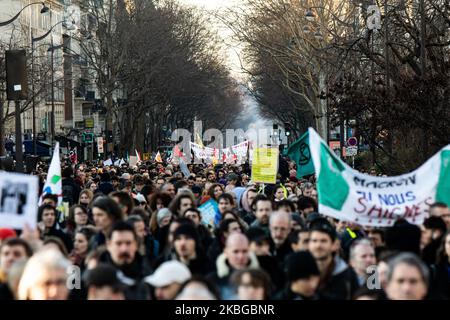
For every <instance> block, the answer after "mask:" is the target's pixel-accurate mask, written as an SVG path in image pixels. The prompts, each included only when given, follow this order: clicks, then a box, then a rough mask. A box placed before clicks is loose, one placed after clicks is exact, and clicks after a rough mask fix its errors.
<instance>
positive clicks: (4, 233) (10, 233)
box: [0, 228, 17, 240]
mask: <svg viewBox="0 0 450 320" xmlns="http://www.w3.org/2000/svg"><path fill="white" fill-rule="evenodd" d="M15 237H17V233H16V231H14V230H13V229H9V228H0V240H6V239H8V238H15Z"/></svg>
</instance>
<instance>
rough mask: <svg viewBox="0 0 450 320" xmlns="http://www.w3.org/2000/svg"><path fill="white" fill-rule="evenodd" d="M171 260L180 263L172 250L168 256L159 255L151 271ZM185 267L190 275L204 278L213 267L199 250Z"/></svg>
mask: <svg viewBox="0 0 450 320" xmlns="http://www.w3.org/2000/svg"><path fill="white" fill-rule="evenodd" d="M171 260H177V261H180V260H179V258H178V255H177V254H176V252H175V251H174V250H172V252H170V254H168V255H160V256H159V257H158V258H157V259H156V261H155V263H154V264H153V269H155V270H156V269H157V268H158V267H159V266H160V265H161V264H163V263H164V262H166V261H171ZM187 267H188V268H189V271H191V274H192V275H199V276H204V275H205V274H208V273H210V272H211V271H213V270H214V269H213V265H212V264H211V262H210V261H209V259H208V257H207V256H206V255H205V254H204V253H203V251H201V250H198V251H197V257H196V258H195V259H193V260H191V261H189V264H188V265H187Z"/></svg>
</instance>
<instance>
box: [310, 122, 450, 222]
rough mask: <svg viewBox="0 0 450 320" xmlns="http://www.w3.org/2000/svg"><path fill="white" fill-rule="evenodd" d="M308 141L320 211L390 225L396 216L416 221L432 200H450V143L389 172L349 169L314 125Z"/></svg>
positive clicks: (350, 218)
mask: <svg viewBox="0 0 450 320" xmlns="http://www.w3.org/2000/svg"><path fill="white" fill-rule="evenodd" d="M309 145H310V148H311V156H312V160H313V162H314V168H315V170H316V177H317V194H318V200H319V212H320V213H322V214H325V215H328V216H331V217H334V218H336V219H340V220H345V221H351V222H355V223H358V224H360V225H362V226H377V227H386V226H392V225H393V224H394V222H395V221H396V220H398V219H406V220H407V221H408V222H410V223H413V224H419V225H420V224H422V223H423V221H424V219H425V218H426V217H427V213H428V211H429V206H430V205H431V204H433V203H434V202H443V203H446V204H447V205H450V145H447V146H446V147H444V148H442V149H441V150H440V151H439V152H438V153H436V154H435V155H434V156H432V157H431V158H430V159H428V160H427V161H426V162H425V163H424V164H423V165H422V166H420V167H419V168H418V169H416V170H414V171H412V172H409V173H406V174H403V175H399V176H392V177H376V176H371V175H367V174H362V173H360V172H358V171H357V170H355V169H353V168H352V167H350V166H349V165H348V164H346V163H345V162H343V161H342V160H341V159H340V158H339V157H338V156H337V155H336V154H335V153H334V152H333V151H332V150H331V149H330V148H329V147H328V146H327V143H326V142H325V141H323V140H322V138H321V137H320V136H319V134H318V133H317V132H316V131H314V129H312V128H309Z"/></svg>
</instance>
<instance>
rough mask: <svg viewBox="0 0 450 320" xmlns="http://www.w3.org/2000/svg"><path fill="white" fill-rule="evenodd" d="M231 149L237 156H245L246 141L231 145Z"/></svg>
mask: <svg viewBox="0 0 450 320" xmlns="http://www.w3.org/2000/svg"><path fill="white" fill-rule="evenodd" d="M231 149H232V150H233V153H234V154H235V155H237V156H238V157H239V158H245V157H247V150H248V141H244V142H241V143H238V144H237V145H234V146H232V147H231Z"/></svg>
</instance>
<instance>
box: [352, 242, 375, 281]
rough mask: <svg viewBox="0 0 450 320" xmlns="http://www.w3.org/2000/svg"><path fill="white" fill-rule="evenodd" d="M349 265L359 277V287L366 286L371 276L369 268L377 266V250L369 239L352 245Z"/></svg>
mask: <svg viewBox="0 0 450 320" xmlns="http://www.w3.org/2000/svg"><path fill="white" fill-rule="evenodd" d="M349 264H350V266H351V267H352V268H353V270H355V272H356V274H357V276H358V282H359V285H360V286H362V285H364V284H365V283H366V280H367V277H368V276H369V275H370V273H368V272H367V268H368V267H369V266H374V265H376V259H375V249H374V247H373V246H372V243H371V242H370V240H369V239H366V238H362V239H358V240H356V241H354V242H353V243H352V245H351V247H350V259H349Z"/></svg>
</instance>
